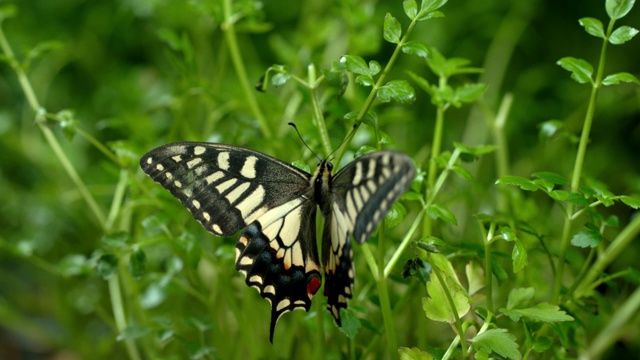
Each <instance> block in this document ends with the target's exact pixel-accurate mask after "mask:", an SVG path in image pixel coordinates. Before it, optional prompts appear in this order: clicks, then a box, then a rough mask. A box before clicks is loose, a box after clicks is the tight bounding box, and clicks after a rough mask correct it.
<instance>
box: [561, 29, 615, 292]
mask: <svg viewBox="0 0 640 360" xmlns="http://www.w3.org/2000/svg"><path fill="white" fill-rule="evenodd" d="M614 23H615V20H613V19H612V20H611V21H609V27H608V28H607V38H605V39H604V40H603V41H602V47H601V49H600V59H599V60H598V70H597V72H596V78H595V79H594V80H593V84H592V87H591V95H590V96H589V104H588V106H587V113H586V115H585V118H584V124H583V125H582V134H581V135H580V143H579V144H578V153H577V154H576V161H575V163H574V167H573V174H572V175H571V192H574V193H575V192H578V188H579V187H580V178H581V177H582V166H583V165H584V160H585V157H586V153H587V145H588V144H589V134H590V132H591V125H592V124H593V114H594V112H595V106H596V96H597V95H598V89H600V86H601V83H602V74H603V72H604V63H605V56H606V53H607V43H608V37H609V35H610V34H611V32H612V31H613V24H614ZM573 210H574V206H573V204H572V203H569V204H568V205H567V218H566V219H565V223H564V227H563V229H562V239H561V240H560V254H559V256H558V272H557V273H556V277H555V279H554V282H553V297H552V301H553V302H554V303H558V301H559V299H560V289H561V288H562V277H563V275H564V263H565V259H566V256H567V248H568V247H569V243H570V241H571V222H572V220H571V215H572V214H573Z"/></svg>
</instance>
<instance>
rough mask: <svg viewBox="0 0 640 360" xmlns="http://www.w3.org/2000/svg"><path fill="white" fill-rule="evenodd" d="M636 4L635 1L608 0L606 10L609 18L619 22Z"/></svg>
mask: <svg viewBox="0 0 640 360" xmlns="http://www.w3.org/2000/svg"><path fill="white" fill-rule="evenodd" d="M634 3H635V0H606V1H605V9H606V10H607V15H609V18H611V19H613V20H617V19H620V18H622V17H624V16H625V15H627V14H628V13H629V11H630V10H631V8H632V7H633V4H634Z"/></svg>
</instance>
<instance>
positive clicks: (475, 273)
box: [464, 261, 485, 296]
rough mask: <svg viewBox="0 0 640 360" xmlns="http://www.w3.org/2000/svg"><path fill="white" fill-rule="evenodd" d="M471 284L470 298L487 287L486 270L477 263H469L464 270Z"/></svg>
mask: <svg viewBox="0 0 640 360" xmlns="http://www.w3.org/2000/svg"><path fill="white" fill-rule="evenodd" d="M464 270H465V274H466V275H467V281H468V284H469V290H468V293H469V296H472V295H473V294H475V293H477V292H478V291H480V290H481V289H482V288H484V286H485V274H484V269H483V268H482V266H480V264H478V263H476V262H475V261H469V262H468V263H467V265H466V266H465V268H464Z"/></svg>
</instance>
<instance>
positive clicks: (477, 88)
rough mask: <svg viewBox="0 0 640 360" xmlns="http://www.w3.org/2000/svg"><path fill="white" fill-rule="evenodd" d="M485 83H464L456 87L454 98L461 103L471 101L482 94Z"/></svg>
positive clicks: (485, 87) (485, 86)
mask: <svg viewBox="0 0 640 360" xmlns="http://www.w3.org/2000/svg"><path fill="white" fill-rule="evenodd" d="M485 90H487V84H483V83H478V84H464V85H462V86H459V87H457V88H456V95H455V96H456V99H458V100H460V101H461V102H463V103H472V102H474V101H476V100H477V99H478V98H479V97H481V96H482V94H484V92H485Z"/></svg>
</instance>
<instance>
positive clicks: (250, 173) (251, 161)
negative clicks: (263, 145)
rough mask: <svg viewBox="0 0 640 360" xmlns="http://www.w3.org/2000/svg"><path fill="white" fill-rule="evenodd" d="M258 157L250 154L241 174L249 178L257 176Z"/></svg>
mask: <svg viewBox="0 0 640 360" xmlns="http://www.w3.org/2000/svg"><path fill="white" fill-rule="evenodd" d="M257 162H258V158H257V157H255V156H249V157H247V158H246V159H245V160H244V164H243V165H242V169H241V170H240V174H241V175H242V176H244V177H246V178H248V179H253V178H255V177H256V163H257Z"/></svg>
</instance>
